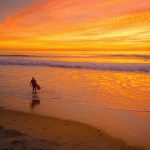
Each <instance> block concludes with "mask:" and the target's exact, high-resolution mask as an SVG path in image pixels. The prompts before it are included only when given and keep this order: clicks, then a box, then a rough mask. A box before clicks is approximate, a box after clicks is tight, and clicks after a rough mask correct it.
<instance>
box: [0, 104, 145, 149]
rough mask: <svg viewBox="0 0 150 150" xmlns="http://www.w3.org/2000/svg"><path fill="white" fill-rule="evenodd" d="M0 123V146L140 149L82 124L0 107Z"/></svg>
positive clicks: (9, 147) (2, 147)
mask: <svg viewBox="0 0 150 150" xmlns="http://www.w3.org/2000/svg"><path fill="white" fill-rule="evenodd" d="M0 124H1V126H0V149H11V150H13V149H14V150H15V149H18V150H24V149H40V150H77V149H79V150H91V149H95V150H100V149H103V150H110V149H111V150H144V148H142V147H140V146H131V145H127V143H126V142H124V141H123V140H122V139H117V138H114V137H112V136H110V135H109V134H107V133H106V132H105V131H103V130H99V129H96V128H94V127H92V126H89V125H86V124H82V123H78V122H73V121H69V120H62V119H58V118H53V117H44V116H41V115H33V114H29V113H23V112H19V111H12V110H5V109H4V108H2V107H1V110H0Z"/></svg>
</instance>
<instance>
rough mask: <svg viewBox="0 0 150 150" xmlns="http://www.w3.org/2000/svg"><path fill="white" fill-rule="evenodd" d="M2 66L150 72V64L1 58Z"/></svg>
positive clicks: (0, 63)
mask: <svg viewBox="0 0 150 150" xmlns="http://www.w3.org/2000/svg"><path fill="white" fill-rule="evenodd" d="M0 65H23V66H49V67H61V68H72V69H75V68H76V69H93V70H112V71H113V70H114V71H133V72H150V64H140V63H139V64H136V63H126V64H125V63H124V64H121V63H91V62H65V61H49V60H23V59H5V58H0Z"/></svg>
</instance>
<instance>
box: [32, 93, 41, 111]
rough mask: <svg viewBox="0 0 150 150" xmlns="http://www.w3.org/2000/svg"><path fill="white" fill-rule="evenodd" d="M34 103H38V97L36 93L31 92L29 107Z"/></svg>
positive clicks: (34, 104) (33, 105)
mask: <svg viewBox="0 0 150 150" xmlns="http://www.w3.org/2000/svg"><path fill="white" fill-rule="evenodd" d="M36 105H40V98H39V96H38V94H37V93H33V94H32V99H31V101H30V107H31V109H33V108H34V107H35V106H36Z"/></svg>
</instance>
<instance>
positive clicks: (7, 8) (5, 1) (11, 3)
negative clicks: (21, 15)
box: [0, 0, 33, 21]
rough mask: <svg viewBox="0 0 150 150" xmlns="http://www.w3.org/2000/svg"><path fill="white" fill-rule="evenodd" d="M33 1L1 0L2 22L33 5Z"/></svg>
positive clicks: (0, 12) (0, 14)
mask: <svg viewBox="0 0 150 150" xmlns="http://www.w3.org/2000/svg"><path fill="white" fill-rule="evenodd" d="M32 2H33V0H0V21H2V20H3V19H5V18H6V17H7V16H9V15H12V14H13V13H15V12H17V11H19V10H20V9H22V8H24V7H26V6H28V5H31V4H32Z"/></svg>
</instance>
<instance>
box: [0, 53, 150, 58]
mask: <svg viewBox="0 0 150 150" xmlns="http://www.w3.org/2000/svg"><path fill="white" fill-rule="evenodd" d="M0 57H8V58H9V57H16V58H19V57H20V58H23V57H24V58H26V57H46V58H61V57H62V58H138V59H140V58H141V59H150V55H141V54H140V55H136V54H93V55H86V54H84V55H70V56H67V55H31V54H28V55H25V54H24V55H18V54H16V55H15V54H7V55H5V54H4V55H2V54H0Z"/></svg>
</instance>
